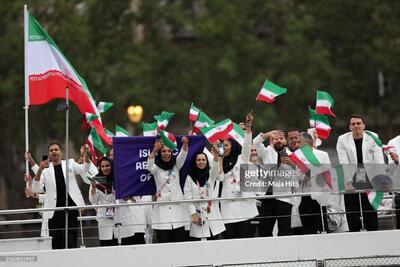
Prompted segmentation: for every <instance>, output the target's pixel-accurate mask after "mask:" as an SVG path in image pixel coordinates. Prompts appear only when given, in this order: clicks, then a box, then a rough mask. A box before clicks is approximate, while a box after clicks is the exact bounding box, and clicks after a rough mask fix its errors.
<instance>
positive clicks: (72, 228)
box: [49, 210, 79, 249]
mask: <svg viewBox="0 0 400 267" xmlns="http://www.w3.org/2000/svg"><path fill="white" fill-rule="evenodd" d="M78 215H79V212H78V211H77V210H71V211H69V212H68V248H76V245H77V240H78ZM49 233H50V236H51V237H52V241H51V244H52V247H53V249H64V248H65V212H64V211H55V212H54V215H53V218H51V219H50V220H49Z"/></svg>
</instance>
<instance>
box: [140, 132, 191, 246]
mask: <svg viewBox="0 0 400 267" xmlns="http://www.w3.org/2000/svg"><path fill="white" fill-rule="evenodd" d="M188 142H189V140H188V139H187V137H182V148H181V151H180V152H179V154H178V156H177V157H174V156H173V155H172V150H171V149H170V148H168V147H167V146H165V145H163V144H162V143H161V141H159V140H157V141H156V143H155V144H154V148H153V151H152V152H151V154H150V157H149V159H148V161H147V170H148V171H150V172H151V173H152V174H153V177H154V181H155V183H156V187H157V192H156V199H157V201H158V202H163V201H173V200H181V199H183V192H182V189H181V187H180V183H179V170H180V169H181V168H182V167H183V164H184V163H185V160H186V156H187V153H188ZM188 221H189V214H188V212H187V207H186V205H185V204H166V205H155V206H154V209H153V214H152V220H151V222H152V228H153V229H155V230H156V235H157V240H158V242H159V243H166V242H182V241H185V230H184V226H185V224H187V223H188Z"/></svg>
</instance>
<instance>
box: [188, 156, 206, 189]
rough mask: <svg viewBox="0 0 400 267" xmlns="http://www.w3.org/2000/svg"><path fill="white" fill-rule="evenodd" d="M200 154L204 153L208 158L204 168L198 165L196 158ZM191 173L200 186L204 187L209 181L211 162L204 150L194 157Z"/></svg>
mask: <svg viewBox="0 0 400 267" xmlns="http://www.w3.org/2000/svg"><path fill="white" fill-rule="evenodd" d="M198 155H204V156H205V157H206V159H207V165H206V167H205V168H204V169H199V168H198V167H197V164H196V159H197V156H198ZM189 175H190V177H191V178H192V180H193V182H194V183H195V184H197V182H198V183H199V185H200V187H203V186H204V185H205V184H206V183H207V181H208V178H209V177H210V164H209V162H208V157H207V155H206V154H205V153H204V152H199V153H197V154H196V155H195V156H194V157H193V159H192V162H191V166H190V170H189Z"/></svg>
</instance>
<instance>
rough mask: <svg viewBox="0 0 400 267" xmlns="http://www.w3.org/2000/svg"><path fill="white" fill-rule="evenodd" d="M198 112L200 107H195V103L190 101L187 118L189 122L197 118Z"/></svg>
mask: <svg viewBox="0 0 400 267" xmlns="http://www.w3.org/2000/svg"><path fill="white" fill-rule="evenodd" d="M199 112H200V109H199V108H196V107H195V105H194V104H193V103H192V104H191V105H190V110H189V120H190V121H191V122H195V121H196V120H197V117H198V116H199Z"/></svg>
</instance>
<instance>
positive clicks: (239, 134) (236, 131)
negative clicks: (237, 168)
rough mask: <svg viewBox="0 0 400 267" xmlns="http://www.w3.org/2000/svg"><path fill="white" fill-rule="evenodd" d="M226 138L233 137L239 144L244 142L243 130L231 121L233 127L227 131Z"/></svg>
mask: <svg viewBox="0 0 400 267" xmlns="http://www.w3.org/2000/svg"><path fill="white" fill-rule="evenodd" d="M227 137H228V138H232V139H235V140H236V141H237V142H238V143H239V144H240V145H241V146H243V143H244V131H243V129H242V128H240V126H239V124H237V123H233V129H232V131H230V132H229V133H228V136H227Z"/></svg>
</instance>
